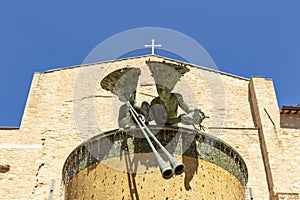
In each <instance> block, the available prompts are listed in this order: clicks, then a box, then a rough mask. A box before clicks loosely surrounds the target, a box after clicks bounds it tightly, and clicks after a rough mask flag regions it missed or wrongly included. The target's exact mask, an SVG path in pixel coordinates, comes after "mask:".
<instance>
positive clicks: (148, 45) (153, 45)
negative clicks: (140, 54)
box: [145, 39, 161, 55]
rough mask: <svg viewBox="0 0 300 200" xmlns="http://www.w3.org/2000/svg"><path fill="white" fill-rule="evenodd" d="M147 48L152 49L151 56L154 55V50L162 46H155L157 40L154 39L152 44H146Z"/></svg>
mask: <svg viewBox="0 0 300 200" xmlns="http://www.w3.org/2000/svg"><path fill="white" fill-rule="evenodd" d="M147 47H151V48H152V51H151V54H152V55H153V54H154V48H155V47H161V44H155V40H154V39H152V40H151V44H145V48H147Z"/></svg>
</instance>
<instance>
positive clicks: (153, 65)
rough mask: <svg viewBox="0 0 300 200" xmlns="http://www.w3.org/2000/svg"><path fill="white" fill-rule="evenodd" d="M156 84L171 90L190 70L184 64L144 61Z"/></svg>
mask: <svg viewBox="0 0 300 200" xmlns="http://www.w3.org/2000/svg"><path fill="white" fill-rule="evenodd" d="M146 64H147V65H148V67H149V69H150V71H151V73H152V76H153V78H154V81H155V83H156V84H159V85H163V86H166V87H168V88H169V89H171V90H172V89H173V88H174V87H175V85H176V83H177V82H178V81H179V80H180V77H181V76H183V75H184V74H185V73H186V72H189V71H190V70H189V69H188V68H187V67H186V65H185V64H174V63H167V62H165V61H162V62H160V61H150V60H148V61H146Z"/></svg>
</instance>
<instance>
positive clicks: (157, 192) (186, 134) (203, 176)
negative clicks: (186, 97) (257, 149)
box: [63, 127, 248, 200]
mask: <svg viewBox="0 0 300 200" xmlns="http://www.w3.org/2000/svg"><path fill="white" fill-rule="evenodd" d="M150 129H151V131H152V132H153V133H154V134H156V137H157V138H158V139H159V141H161V143H162V144H163V145H164V146H165V147H166V148H167V149H168V151H169V152H171V153H172V154H173V155H174V156H175V157H176V158H177V159H178V160H179V161H181V162H183V163H184V164H185V166H186V171H185V173H183V174H181V175H178V176H173V177H172V178H171V179H168V180H165V179H163V178H162V176H161V173H160V170H159V168H158V165H157V162H156V159H155V158H154V156H153V153H151V149H150V147H149V145H148V144H147V142H146V140H145V139H144V138H142V137H141V136H142V135H141V132H140V130H139V129H133V130H132V129H131V130H125V131H117V130H114V131H110V132H107V133H103V134H99V135H97V136H95V137H93V138H91V139H89V140H88V141H86V142H85V143H83V144H81V145H80V146H78V147H77V148H76V149H75V150H74V151H73V152H72V153H71V154H70V155H69V157H68V158H67V160H66V162H65V165H64V168H63V181H64V184H65V199H238V200H240V199H244V198H245V197H244V196H245V189H244V188H245V186H246V183H247V178H248V174H247V168H246V165H245V163H244V161H243V159H242V157H241V156H240V155H239V154H238V153H237V152H236V151H235V150H234V149H233V148H232V147H230V146H229V145H228V144H226V143H224V142H222V141H221V140H219V139H217V138H215V137H213V136H211V135H209V134H205V133H197V132H195V131H193V130H190V129H184V128H177V127H164V128H161V127H150ZM163 158H164V159H166V158H165V157H164V156H163Z"/></svg>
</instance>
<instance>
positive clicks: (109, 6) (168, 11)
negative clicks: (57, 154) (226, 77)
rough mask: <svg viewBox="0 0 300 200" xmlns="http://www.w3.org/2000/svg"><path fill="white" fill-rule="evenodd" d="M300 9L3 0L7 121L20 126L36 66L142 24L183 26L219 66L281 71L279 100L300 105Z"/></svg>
mask: <svg viewBox="0 0 300 200" xmlns="http://www.w3.org/2000/svg"><path fill="white" fill-rule="evenodd" d="M299 9H300V2H299V1H298V0H289V1H278V0H275V1H274V0H273V1H271V0H268V1H267V0H254V1H240V0H239V1H237V0H232V1H231V0H230V1H221V0H219V1H216V0H212V1H202V0H201V1H199V0H197V1H196V0H195V1H169V0H165V1H158V0H152V1H135V0H131V1H129V0H128V1H113V0H110V1H99V0H88V1H87V0H85V1H84V0H80V1H79V0H72V1H68V0H66V1H57V0H52V1H37V0H36V1H33V0H26V1H16V0H10V1H2V2H1V4H0V24H1V27H0V28H1V29H0V36H1V37H0V58H1V63H0V67H1V73H0V92H1V98H0V111H1V112H0V126H19V125H20V122H21V118H22V115H23V111H24V106H25V103H26V99H27V95H28V91H29V87H30V84H31V79H32V76H33V73H34V72H40V71H45V70H48V69H53V68H58V67H64V66H70V65H77V64H80V63H82V61H83V60H84V58H85V57H86V56H87V54H88V53H89V52H90V51H91V50H92V49H93V48H94V47H95V46H96V45H98V44H99V43H100V42H101V41H103V40H105V39H107V38H108V37H110V36H112V35H115V34H117V33H120V32H122V31H126V30H128V29H133V28H139V27H163V28H169V29H173V30H176V31H179V32H182V33H184V34H186V35H188V36H189V37H191V38H193V39H194V40H196V41H197V42H198V43H200V44H201V45H202V46H203V47H204V48H205V49H206V51H207V52H208V53H209V54H210V56H211V57H212V58H213V60H214V61H215V63H216V64H217V66H218V68H219V70H221V71H224V72H229V73H232V74H236V75H240V76H244V77H248V78H250V77H251V76H252V75H261V76H265V77H270V78H273V80H274V83H275V89H276V92H277V97H278V101H279V106H280V107H281V106H282V105H297V104H298V103H300V94H299V75H300V26H299V24H300V23H299V21H300V12H299ZM149 42H150V41H145V43H149ZM149 53H150V50H149Z"/></svg>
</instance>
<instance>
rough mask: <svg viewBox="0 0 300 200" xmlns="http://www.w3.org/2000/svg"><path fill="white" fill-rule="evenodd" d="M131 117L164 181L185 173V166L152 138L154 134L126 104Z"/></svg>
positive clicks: (130, 106) (128, 104)
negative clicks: (163, 157) (160, 153)
mask: <svg viewBox="0 0 300 200" xmlns="http://www.w3.org/2000/svg"><path fill="white" fill-rule="evenodd" d="M126 104H127V106H128V108H129V111H130V113H131V115H132V116H133V119H134V120H135V122H136V123H137V124H138V126H139V127H140V129H141V131H142V133H143V135H144V137H145V138H146V140H147V142H148V144H149V146H150V148H151V150H152V151H153V154H154V156H155V158H156V160H157V162H158V165H159V168H160V171H161V173H162V177H163V178H165V179H169V178H171V177H172V176H173V174H175V175H179V174H182V173H183V172H184V171H185V166H184V164H182V163H181V162H179V161H178V160H177V159H176V158H174V157H173V156H172V155H171V154H170V153H169V152H168V150H167V149H165V147H164V146H163V145H162V144H161V143H160V142H159V141H158V139H157V138H156V137H155V136H154V134H153V133H152V132H151V131H150V129H149V128H148V127H147V126H146V124H145V122H144V120H143V118H142V116H141V115H140V114H138V113H137V112H136V110H135V109H134V108H133V106H132V105H131V104H130V102H127V103H126ZM149 137H151V138H152V139H153V140H154V142H155V143H156V144H157V145H158V146H159V147H160V149H161V150H162V151H163V153H164V154H165V155H166V156H167V158H168V160H169V162H170V164H171V166H172V168H171V167H169V165H168V164H167V163H166V162H165V161H164V160H163V159H162V157H161V156H160V155H159V153H158V152H157V150H156V149H155V147H154V145H153V144H152V142H151V140H150V138H149Z"/></svg>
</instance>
